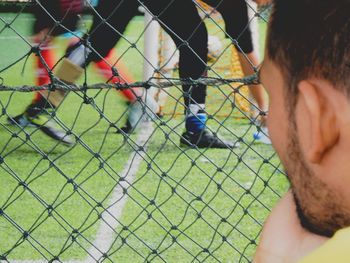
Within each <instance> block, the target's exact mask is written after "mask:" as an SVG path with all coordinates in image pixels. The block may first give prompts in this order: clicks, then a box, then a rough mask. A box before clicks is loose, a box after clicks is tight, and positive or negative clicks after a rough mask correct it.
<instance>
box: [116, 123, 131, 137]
mask: <svg viewBox="0 0 350 263" xmlns="http://www.w3.org/2000/svg"><path fill="white" fill-rule="evenodd" d="M133 131H134V128H133V127H132V125H131V124H130V122H129V120H127V121H126V123H125V125H124V126H123V127H121V128H118V129H117V133H119V134H124V133H125V134H131V133H132V132H133Z"/></svg>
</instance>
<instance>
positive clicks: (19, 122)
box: [7, 113, 34, 128]
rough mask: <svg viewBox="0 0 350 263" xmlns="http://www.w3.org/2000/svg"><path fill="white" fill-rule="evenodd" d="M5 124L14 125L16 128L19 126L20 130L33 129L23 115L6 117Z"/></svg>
mask: <svg viewBox="0 0 350 263" xmlns="http://www.w3.org/2000/svg"><path fill="white" fill-rule="evenodd" d="M7 122H8V124H10V125H16V126H20V127H22V128H25V127H34V125H33V124H31V123H30V122H29V121H28V119H27V117H26V116H25V114H23V113H22V114H19V115H17V116H15V117H8V118H7Z"/></svg>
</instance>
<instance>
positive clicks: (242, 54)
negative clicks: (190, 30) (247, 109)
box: [203, 0, 270, 143]
mask: <svg viewBox="0 0 350 263" xmlns="http://www.w3.org/2000/svg"><path fill="white" fill-rule="evenodd" d="M203 1H204V2H206V3H207V4H209V5H211V6H212V7H214V8H215V9H216V10H217V11H219V12H220V13H221V15H222V17H223V19H224V21H225V26H226V32H227V34H228V37H230V38H232V39H235V40H237V41H238V46H235V48H236V50H237V51H238V58H239V60H240V63H241V66H242V71H243V73H244V75H245V76H249V75H253V74H255V73H256V72H255V69H256V67H258V66H259V64H260V63H259V60H258V57H257V54H256V52H257V51H255V50H254V48H253V40H252V33H251V31H250V28H249V18H248V6H247V3H246V2H245V0H221V1H216V0H203ZM249 90H250V92H251V94H252V96H253V98H254V100H255V102H256V104H257V106H258V108H259V110H260V111H263V112H266V111H267V106H268V105H267V97H266V94H265V90H264V88H263V87H262V85H249ZM265 120H266V117H265V116H261V124H262V128H263V130H264V133H265V134H266V133H267V129H266V128H265V127H266V125H265ZM259 136H260V138H261V141H264V142H265V143H270V142H269V139H268V138H267V137H266V136H264V134H260V135H259ZM259 136H254V137H256V139H258V138H259Z"/></svg>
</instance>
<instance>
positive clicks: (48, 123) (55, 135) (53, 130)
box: [26, 109, 74, 146]
mask: <svg viewBox="0 0 350 263" xmlns="http://www.w3.org/2000/svg"><path fill="white" fill-rule="evenodd" d="M51 112H52V109H43V110H42V111H41V112H40V113H38V114H36V115H34V116H29V115H28V114H26V118H27V119H28V121H29V122H30V123H31V124H32V125H34V126H35V127H38V128H39V129H40V130H41V131H42V132H43V133H45V134H46V135H47V136H49V137H51V138H52V139H55V140H57V141H59V142H62V143H64V144H66V145H69V146H71V145H73V144H74V139H73V136H71V135H68V134H67V132H66V131H65V130H63V129H62V128H61V127H59V125H58V124H57V123H56V122H55V120H54V119H53V118H52V116H51Z"/></svg>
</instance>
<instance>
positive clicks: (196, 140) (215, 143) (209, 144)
mask: <svg viewBox="0 0 350 263" xmlns="http://www.w3.org/2000/svg"><path fill="white" fill-rule="evenodd" d="M180 145H181V146H192V147H195V146H197V147H198V148H219V149H227V148H228V149H233V148H237V147H239V143H238V142H235V143H233V142H226V141H223V140H220V139H219V138H218V137H217V136H216V135H213V134H212V133H211V132H209V131H208V130H206V129H204V130H203V131H202V132H200V133H192V132H189V131H186V132H184V133H183V134H182V135H181V138H180Z"/></svg>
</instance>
